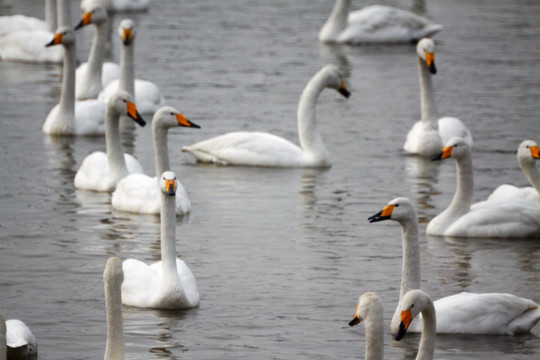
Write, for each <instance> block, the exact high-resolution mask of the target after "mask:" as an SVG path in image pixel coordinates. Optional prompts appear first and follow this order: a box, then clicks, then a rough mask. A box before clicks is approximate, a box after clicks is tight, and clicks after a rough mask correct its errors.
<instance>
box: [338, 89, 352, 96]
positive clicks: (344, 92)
mask: <svg viewBox="0 0 540 360" xmlns="http://www.w3.org/2000/svg"><path fill="white" fill-rule="evenodd" d="M339 93H340V94H341V95H343V96H345V97H346V98H349V96H351V93H350V91H349V90H347V89H343V88H342V89H339Z"/></svg>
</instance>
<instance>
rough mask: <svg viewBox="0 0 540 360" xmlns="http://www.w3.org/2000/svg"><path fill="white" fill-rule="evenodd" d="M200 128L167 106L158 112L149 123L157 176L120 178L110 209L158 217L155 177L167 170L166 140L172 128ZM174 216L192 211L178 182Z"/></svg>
mask: <svg viewBox="0 0 540 360" xmlns="http://www.w3.org/2000/svg"><path fill="white" fill-rule="evenodd" d="M178 126H183V127H192V128H200V126H199V125H197V124H194V123H192V122H191V121H189V120H188V119H186V117H185V116H184V115H182V114H180V112H179V111H178V110H176V109H174V108H172V107H170V106H165V107H163V108H161V109H160V110H159V111H158V112H156V113H155V114H154V117H153V119H152V136H153V138H154V156H155V164H156V176H154V177H150V176H147V175H145V174H131V175H128V176H126V177H125V178H123V179H122V180H121V181H120V182H119V183H118V186H117V187H116V190H115V191H114V192H113V195H112V199H111V203H112V206H113V208H115V209H117V210H122V211H128V212H134V213H140V214H153V215H159V213H160V210H161V192H160V190H159V185H158V180H157V176H159V174H163V172H165V171H167V170H170V169H171V166H170V163H169V149H168V147H167V136H168V132H169V129H170V128H173V127H178ZM175 197H176V213H177V214H178V215H184V214H186V213H188V212H189V211H190V210H191V201H190V200H189V197H188V194H187V192H186V190H185V189H184V187H183V186H182V184H180V182H177V188H176V196H175Z"/></svg>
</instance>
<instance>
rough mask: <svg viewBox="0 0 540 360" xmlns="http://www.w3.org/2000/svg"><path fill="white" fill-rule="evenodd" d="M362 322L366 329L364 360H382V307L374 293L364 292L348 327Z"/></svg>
mask: <svg viewBox="0 0 540 360" xmlns="http://www.w3.org/2000/svg"><path fill="white" fill-rule="evenodd" d="M361 322H364V326H365V327H366V353H365V357H364V358H365V359H366V360H383V355H384V319H383V305H382V302H381V300H380V299H379V297H378V296H377V294H376V293H374V292H366V293H364V294H363V295H362V296H360V298H359V299H358V305H357V306H356V312H355V313H354V317H353V319H352V320H351V321H350V322H349V326H355V325H358V324H360V323H361Z"/></svg>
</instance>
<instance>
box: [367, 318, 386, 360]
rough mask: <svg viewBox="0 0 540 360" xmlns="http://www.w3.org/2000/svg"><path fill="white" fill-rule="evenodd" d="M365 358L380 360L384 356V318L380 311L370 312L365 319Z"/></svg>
mask: <svg viewBox="0 0 540 360" xmlns="http://www.w3.org/2000/svg"><path fill="white" fill-rule="evenodd" d="M364 326H365V328H366V355H365V359H366V360H368V359H369V360H382V359H383V357H384V319H383V314H382V311H377V312H375V313H373V312H370V316H369V318H367V319H366V321H365V324H364Z"/></svg>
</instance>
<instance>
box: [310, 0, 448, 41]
mask: <svg viewBox="0 0 540 360" xmlns="http://www.w3.org/2000/svg"><path fill="white" fill-rule="evenodd" d="M350 5H351V0H336V2H335V4H334V8H333V9H332V12H331V13H330V16H329V17H328V20H326V23H325V24H324V25H323V27H322V28H321V30H320V31H319V41H321V42H326V43H346V44H352V45H357V44H366V43H368V44H369V43H411V42H416V41H418V40H420V39H421V38H423V37H428V36H431V35H434V34H436V33H438V32H439V31H441V30H442V28H443V27H442V25H439V24H435V23H433V22H431V21H429V20H428V19H426V18H425V17H422V16H419V15H416V14H413V13H411V12H408V11H404V10H400V9H398V8H395V7H391V6H383V5H371V6H366V7H364V8H362V9H360V10H356V11H353V12H351V13H349V8H350Z"/></svg>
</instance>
